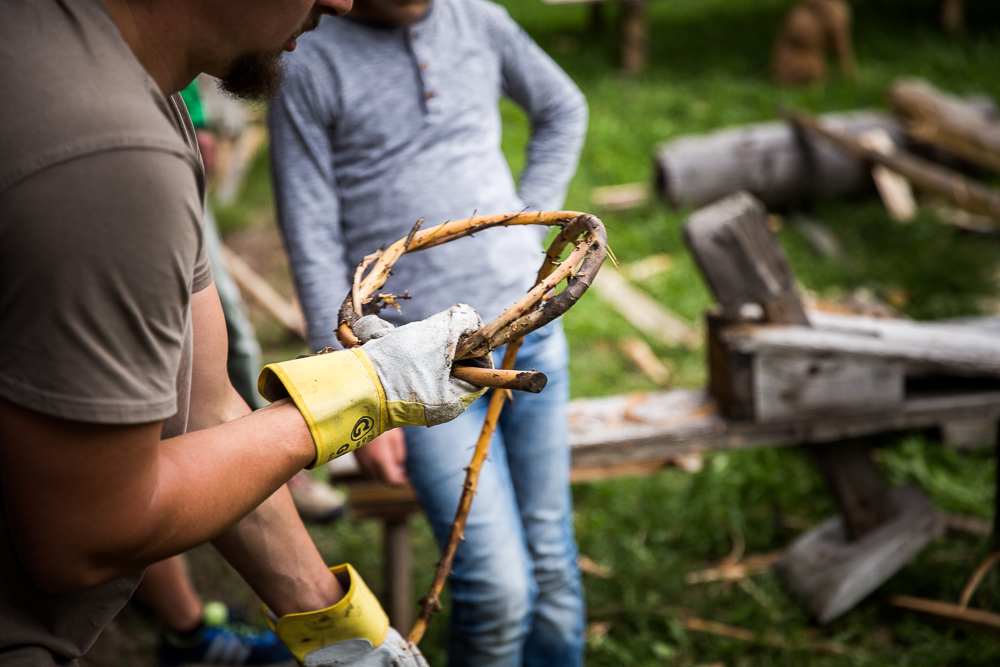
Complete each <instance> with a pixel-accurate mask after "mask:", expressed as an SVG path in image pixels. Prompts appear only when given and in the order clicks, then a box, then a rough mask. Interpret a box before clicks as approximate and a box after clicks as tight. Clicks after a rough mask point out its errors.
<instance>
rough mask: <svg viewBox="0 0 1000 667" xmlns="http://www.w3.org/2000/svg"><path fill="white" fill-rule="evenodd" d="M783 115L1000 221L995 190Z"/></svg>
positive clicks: (793, 114) (795, 116) (999, 196)
mask: <svg viewBox="0 0 1000 667" xmlns="http://www.w3.org/2000/svg"><path fill="white" fill-rule="evenodd" d="M782 115H783V116H785V118H787V119H788V120H790V121H792V122H793V123H795V125H797V126H798V127H800V128H802V129H803V130H805V131H806V132H808V133H810V134H813V135H816V136H819V137H823V138H824V139H826V140H827V141H829V142H830V143H832V144H833V145H835V146H837V147H838V148H840V149H841V150H842V151H844V152H845V153H848V154H849V155H852V156H853V157H855V158H857V159H859V160H865V161H867V162H872V163H875V164H881V165H883V166H886V167H888V168H889V169H891V170H892V171H895V172H897V173H899V174H900V175H902V176H903V177H904V178H906V179H907V180H908V181H910V183H912V184H913V185H915V186H916V187H918V188H921V189H924V190H927V191H929V192H932V193H934V194H936V195H938V196H940V197H941V198H943V199H945V200H947V201H948V202H950V203H953V204H955V205H956V206H959V207H960V208H962V209H964V210H966V211H969V212H970V213H976V214H978V215H985V216H989V217H990V218H992V219H993V220H997V221H1000V191H997V190H996V189H994V188H991V187H989V186H987V185H984V184H983V183H980V182H977V181H974V180H972V179H970V178H966V177H965V176H963V175H961V174H959V173H957V172H955V171H952V170H950V169H946V168H944V167H941V166H939V165H936V164H934V163H933V162H929V161H927V160H923V159H921V158H918V157H916V156H914V155H910V154H908V153H904V152H903V151H896V152H894V153H892V154H890V155H883V154H882V153H879V152H878V151H873V150H871V149H869V148H865V147H864V146H862V145H861V144H860V143H859V142H858V140H857V139H856V138H854V137H851V136H848V135H846V134H843V133H841V132H838V131H836V130H832V129H829V128H827V127H825V126H824V125H823V124H822V123H821V122H819V121H817V120H816V118H814V117H813V116H811V115H808V114H803V113H798V112H794V111H789V110H783V111H782Z"/></svg>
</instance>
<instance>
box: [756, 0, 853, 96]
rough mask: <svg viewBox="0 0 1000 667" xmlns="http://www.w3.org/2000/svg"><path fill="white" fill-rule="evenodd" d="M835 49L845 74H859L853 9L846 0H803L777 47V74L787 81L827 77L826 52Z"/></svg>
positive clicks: (790, 82) (775, 62) (801, 82)
mask: <svg viewBox="0 0 1000 667" xmlns="http://www.w3.org/2000/svg"><path fill="white" fill-rule="evenodd" d="M827 51H833V52H834V53H835V54H836V55H837V58H838V59H839V60H840V66H841V69H842V70H843V71H844V75H845V76H847V77H849V78H853V77H854V75H855V70H856V66H855V62H854V47H853V45H852V44H851V8H850V6H848V4H847V3H846V2H844V0H803V1H802V2H800V3H799V4H797V5H795V7H793V8H792V10H791V12H789V14H788V18H787V19H786V20H785V25H784V27H782V29H781V34H780V35H779V36H778V41H777V44H776V45H775V48H774V76H775V78H776V79H777V80H778V81H779V82H781V83H784V84H790V85H803V84H809V83H816V82H817V81H823V80H825V79H826V54H827Z"/></svg>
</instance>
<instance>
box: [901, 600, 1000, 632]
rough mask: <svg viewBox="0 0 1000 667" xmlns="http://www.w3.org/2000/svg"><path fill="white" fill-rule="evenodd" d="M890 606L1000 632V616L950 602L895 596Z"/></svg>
mask: <svg viewBox="0 0 1000 667" xmlns="http://www.w3.org/2000/svg"><path fill="white" fill-rule="evenodd" d="M889 604H891V605H892V606H893V607H900V608H902V609H909V610H910V611H919V612H922V613H924V614H933V615H934V616H941V617H943V618H947V619H950V620H953V621H963V622H965V623H972V624H975V625H982V626H985V627H988V628H994V629H997V630H1000V614H994V613H993V612H989V611H983V610H982V609H968V608H966V607H961V606H959V605H957V604H952V603H950V602H941V601H940V600H928V599H926V598H917V597H912V596H910V595H893V596H892V597H891V598H889Z"/></svg>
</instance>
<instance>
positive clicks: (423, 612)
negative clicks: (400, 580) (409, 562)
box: [407, 339, 521, 644]
mask: <svg viewBox="0 0 1000 667" xmlns="http://www.w3.org/2000/svg"><path fill="white" fill-rule="evenodd" d="M520 347H521V341H520V339H519V340H516V341H514V342H512V343H511V344H510V345H508V346H507V350H506V352H504V357H503V363H502V364H501V368H503V369H512V368H513V367H514V363H515V362H516V361H517V352H518V350H519V348H520ZM505 399H506V395H505V393H504V392H501V391H496V392H493V395H492V396H491V397H490V405H489V407H488V408H487V410H486V420H485V421H484V422H483V428H482V430H481V431H480V432H479V440H478V442H476V451H475V452H474V453H473V455H472V462H471V463H469V467H468V468H466V473H465V486H463V487H462V496H461V498H460V499H459V501H458V511H457V512H456V513H455V520H454V521H453V522H452V524H451V533H450V534H449V535H448V542H447V544H446V545H445V548H444V553H443V554H442V555H441V560H439V561H438V564H437V569H436V570H435V571H434V581H433V582H432V583H431V589H430V590H429V591H428V592H427V595H425V596H424V597H422V598H420V605H421V609H420V615H419V616H417V622H416V623H414V624H413V629H412V630H410V635H409V636H408V637H407V639H408V640H409V641H411V642H413V643H414V644H419V643H420V640H421V639H422V638H423V636H424V632H426V630H427V624H428V623H429V622H430V620H431V616H433V615H434V612H436V611H440V610H441V598H440V596H441V589H442V588H444V582H445V581H446V580H447V579H448V575H449V574H450V573H451V564H452V562H454V560H455V551H457V550H458V543H459V542H460V541H462V538H463V537H464V536H465V524H466V522H467V521H468V520H469V510H471V509H472V497H473V496H474V495H475V493H476V484H477V483H478V482H479V471H480V470H481V469H482V467H483V462H484V461H485V460H486V455H487V454H489V451H490V441H491V440H492V439H493V431H494V430H495V429H496V426H497V420H498V419H499V418H500V412H501V411H502V410H503V405H504V402H505Z"/></svg>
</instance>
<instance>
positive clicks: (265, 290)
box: [222, 245, 308, 340]
mask: <svg viewBox="0 0 1000 667" xmlns="http://www.w3.org/2000/svg"><path fill="white" fill-rule="evenodd" d="M222 255H223V257H224V258H225V261H226V267H227V268H228V269H229V273H230V274H231V275H232V276H233V280H235V281H236V284H237V285H239V288H240V290H242V291H243V293H244V294H249V295H250V296H251V297H253V299H254V300H255V301H256V302H257V303H259V304H260V305H261V306H262V307H263V308H264V310H266V311H267V312H268V313H270V314H271V316H273V317H274V318H275V319H276V320H278V321H279V322H281V323H282V324H283V325H284V326H285V328H286V329H288V330H289V331H291V332H292V333H294V334H295V335H296V336H298V337H299V338H301V339H302V340H308V336H307V334H306V318H305V316H304V315H303V314H302V309H301V308H300V307H299V304H298V303H297V302H295V301H289V300H288V299H286V298H285V297H283V296H281V294H279V293H278V290H276V289H274V287H272V286H271V283H269V282H267V280H265V279H264V277H263V276H261V275H260V274H259V273H257V272H256V271H254V270H253V268H251V266H250V265H249V264H247V263H246V261H245V260H244V259H243V258H242V257H240V256H239V255H237V254H236V253H235V252H233V250H232V249H230V248H229V247H227V246H225V245H223V246H222Z"/></svg>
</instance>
